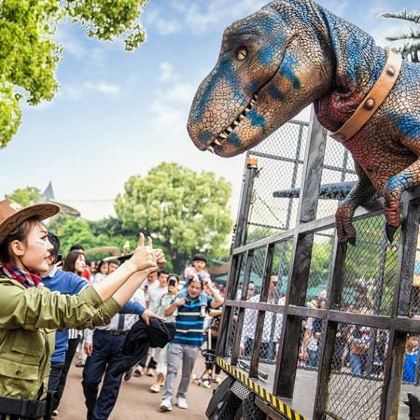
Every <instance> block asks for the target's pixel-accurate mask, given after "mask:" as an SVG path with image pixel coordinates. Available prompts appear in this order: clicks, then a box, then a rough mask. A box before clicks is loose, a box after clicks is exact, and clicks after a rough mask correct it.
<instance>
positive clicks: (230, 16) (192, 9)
mask: <svg viewBox="0 0 420 420" xmlns="http://www.w3.org/2000/svg"><path fill="white" fill-rule="evenodd" d="M266 4H267V0H242V1H240V2H238V1H237V0H212V1H209V2H207V1H206V2H204V1H194V2H192V1H191V0H177V1H173V2H170V3H169V2H168V4H167V7H166V8H165V9H161V8H160V9H157V8H151V7H149V8H148V9H147V10H146V12H145V14H144V22H145V27H146V28H147V27H153V28H154V29H155V30H156V31H157V32H158V33H159V34H160V35H170V34H174V33H179V32H181V31H191V32H193V33H196V34H202V33H206V32H209V31H211V30H212V29H213V27H214V26H215V25H218V24H220V22H226V25H228V24H230V23H231V22H232V21H233V20H236V19H240V18H243V17H245V16H247V15H249V14H251V13H253V12H256V11H257V10H259V9H260V8H261V7H263V6H264V5H266Z"/></svg>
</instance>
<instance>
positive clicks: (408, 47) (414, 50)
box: [399, 42, 420, 63]
mask: <svg viewBox="0 0 420 420" xmlns="http://www.w3.org/2000/svg"><path fill="white" fill-rule="evenodd" d="M399 51H400V52H401V54H402V56H403V57H411V60H412V61H413V62H417V63H418V62H419V60H420V42H416V43H414V44H411V43H406V44H405V45H404V46H403V47H402V48H400V49H399Z"/></svg>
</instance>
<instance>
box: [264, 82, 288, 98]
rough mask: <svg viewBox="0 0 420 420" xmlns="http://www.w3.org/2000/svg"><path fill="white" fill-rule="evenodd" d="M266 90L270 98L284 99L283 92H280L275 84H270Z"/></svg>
mask: <svg viewBox="0 0 420 420" xmlns="http://www.w3.org/2000/svg"><path fill="white" fill-rule="evenodd" d="M267 90H268V93H269V94H270V96H271V97H272V98H274V99H276V100H277V101H282V100H283V99H284V95H283V93H281V92H280V90H279V89H278V88H277V86H275V85H270V86H269V87H268V89H267Z"/></svg>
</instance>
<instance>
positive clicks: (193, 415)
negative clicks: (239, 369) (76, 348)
mask: <svg viewBox="0 0 420 420" xmlns="http://www.w3.org/2000/svg"><path fill="white" fill-rule="evenodd" d="M75 360H76V358H75ZM203 369H204V365H203V363H202V358H201V356H199V361H198V362H197V365H196V369H195V372H196V373H200V374H201V372H202V371H203ZM81 378H82V369H80V368H76V367H74V366H73V367H72V369H71V371H70V372H69V378H68V380H67V385H66V389H65V391H64V396H63V400H62V402H61V405H60V409H59V416H58V417H55V418H56V419H59V420H78V419H85V418H86V410H85V405H84V399H83V393H82V386H81V384H80V382H81ZM152 384H153V379H152V378H149V377H144V376H143V377H141V378H134V377H133V378H132V379H131V381H129V382H123V385H122V387H121V389H120V395H119V397H118V401H117V405H116V406H115V408H114V411H113V412H112V414H111V416H110V417H109V420H131V419H139V418H141V419H142V420H149V419H162V418H165V417H167V418H168V419H169V418H170V419H173V420H175V419H183V420H185V418H188V420H198V419H200V420H201V419H205V418H206V417H205V415H204V412H205V409H206V407H207V403H208V401H209V400H210V398H211V395H212V391H211V390H209V389H205V388H202V387H199V386H197V385H195V384H191V386H190V389H189V396H188V403H189V409H188V410H180V409H179V408H177V407H175V406H174V408H173V410H172V412H171V413H160V412H159V404H160V399H161V397H160V394H152V393H150V392H149V388H150V386H151V385H152Z"/></svg>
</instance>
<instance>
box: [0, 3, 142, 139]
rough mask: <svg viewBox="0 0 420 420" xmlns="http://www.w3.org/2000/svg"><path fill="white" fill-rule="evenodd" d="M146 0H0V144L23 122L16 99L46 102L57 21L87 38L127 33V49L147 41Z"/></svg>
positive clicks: (52, 86) (52, 87)
mask: <svg viewBox="0 0 420 420" xmlns="http://www.w3.org/2000/svg"><path fill="white" fill-rule="evenodd" d="M145 3H146V0H118V1H114V0H65V1H60V0H2V1H1V2H0V39H1V43H0V147H5V146H6V145H7V144H8V143H9V142H10V140H11V139H12V137H13V135H14V134H15V133H16V131H17V129H18V127H19V124H20V121H21V109H20V101H21V100H22V98H24V100H25V101H26V102H27V103H28V104H30V105H37V104H39V103H40V102H41V101H43V100H46V101H50V100H51V99H52V98H53V97H54V94H55V93H56V91H57V81H56V78H55V73H56V69H57V66H58V64H59V62H60V59H61V53H62V48H61V47H60V46H59V45H58V44H57V43H56V41H55V39H54V37H55V33H56V28H57V25H58V23H59V22H60V21H61V20H63V19H65V18H70V19H71V21H72V22H74V23H81V24H82V25H83V26H84V27H85V28H86V31H87V34H88V36H90V37H97V38H99V39H101V40H107V41H108V40H112V39H114V38H115V37H119V36H125V47H126V50H133V49H135V48H137V47H138V46H139V45H140V44H141V43H142V42H144V40H145V33H144V31H143V29H142V28H141V26H140V24H139V23H138V17H139V15H140V13H141V10H142V7H143V6H144V4H145Z"/></svg>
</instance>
